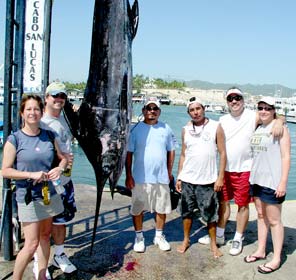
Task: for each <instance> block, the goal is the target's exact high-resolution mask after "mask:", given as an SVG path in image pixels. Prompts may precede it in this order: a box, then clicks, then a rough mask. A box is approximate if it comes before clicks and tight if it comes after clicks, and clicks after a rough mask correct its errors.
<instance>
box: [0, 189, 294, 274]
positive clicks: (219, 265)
mask: <svg viewBox="0 0 296 280" xmlns="http://www.w3.org/2000/svg"><path fill="white" fill-rule="evenodd" d="M75 190H76V202H77V207H78V212H77V215H76V218H75V219H74V220H73V221H72V222H71V223H70V224H69V225H68V227H67V240H66V243H65V248H66V252H67V254H68V256H69V257H70V260H71V261H72V262H73V263H74V264H75V265H76V266H77V268H78V271H77V273H75V274H72V275H64V274H63V273H62V272H61V271H60V270H59V269H56V268H54V267H53V266H50V267H49V270H50V272H51V274H52V279H85V280H89V279H127V278H128V279H147V280H154V279H157V280H158V279H208V280H209V279H217V280H218V279H219V280H224V279H225V280H226V279H244V280H247V279H256V280H260V279H293V278H294V277H295V275H296V254H295V249H296V219H295V217H296V201H286V202H285V203H284V204H283V213H282V217H283V223H284V226H285V240H284V246H283V253H282V266H281V268H280V269H279V270H277V271H275V272H274V273H272V274H270V275H263V274H260V273H259V272H257V266H258V265H259V264H263V263H264V262H267V261H268V259H270V258H271V257H272V243H271V238H270V236H269V239H268V247H267V254H268V255H267V260H265V261H258V262H255V263H252V264H247V263H245V262H244V261H243V258H244V257H245V256H246V255H248V254H251V253H252V252H253V251H255V248H256V241H257V225H256V210H255V208H254V205H253V204H251V205H250V209H251V215H250V221H249V224H248V227H247V230H246V234H245V240H244V248H243V252H242V253H241V254H240V255H238V256H236V257H233V256H230V255H229V254H228V251H229V248H230V247H229V245H228V244H225V245H224V246H222V247H221V250H222V252H223V254H224V255H223V256H222V257H221V258H219V259H214V258H213V257H212V254H211V252H210V250H209V247H208V246H206V245H201V244H198V243H197V240H198V238H199V237H201V236H203V235H204V234H205V233H206V228H205V227H204V225H203V224H202V223H200V222H199V220H195V221H194V223H193V228H192V236H191V246H190V248H189V249H188V250H187V251H186V252H185V254H180V253H178V252H177V251H176V248H177V246H178V245H179V244H180V243H181V242H182V240H183V230H182V220H181V218H180V215H179V214H178V213H177V212H176V211H174V212H173V213H172V214H170V215H168V216H167V223H166V228H165V235H166V238H167V240H168V241H169V242H170V244H171V247H172V250H171V251H169V252H162V251H160V250H159V249H158V248H157V247H156V246H155V245H153V242H152V241H153V236H154V216H153V215H152V214H150V213H146V214H145V221H144V236H145V241H146V242H145V243H146V251H145V253H135V252H134V251H133V241H134V230H133V224H132V219H131V216H130V214H129V209H130V208H129V205H130V198H128V197H125V196H121V195H120V194H115V197H114V200H112V199H111V195H110V193H109V192H104V194H103V200H102V205H101V211H100V217H99V223H98V228H97V234H96V240H95V245H94V250H93V254H92V255H90V240H91V236H92V229H93V221H94V209H95V197H96V188H95V187H93V186H89V185H81V184H77V185H75ZM235 214H236V207H235V206H232V213H231V218H230V221H229V223H228V224H227V227H226V240H227V241H229V240H230V239H231V238H233V235H234V232H235V222H234V221H235ZM32 265H33V262H31V263H30V264H29V266H28V268H27V269H26V272H25V276H24V278H23V279H34V278H33V274H32ZM13 266H14V261H9V262H8V261H4V260H3V257H2V255H1V256H0V279H2V280H4V279H12V272H13ZM293 275H294V276H293Z"/></svg>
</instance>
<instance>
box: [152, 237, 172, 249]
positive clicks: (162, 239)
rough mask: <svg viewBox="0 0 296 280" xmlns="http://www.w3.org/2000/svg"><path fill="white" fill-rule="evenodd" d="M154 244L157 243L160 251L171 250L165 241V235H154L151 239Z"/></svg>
mask: <svg viewBox="0 0 296 280" xmlns="http://www.w3.org/2000/svg"><path fill="white" fill-rule="evenodd" d="M153 243H154V245H158V247H159V249H160V250H162V251H169V250H171V246H170V244H169V243H168V242H167V241H166V239H165V236H164V235H162V236H160V237H156V236H155V237H154V240H153Z"/></svg>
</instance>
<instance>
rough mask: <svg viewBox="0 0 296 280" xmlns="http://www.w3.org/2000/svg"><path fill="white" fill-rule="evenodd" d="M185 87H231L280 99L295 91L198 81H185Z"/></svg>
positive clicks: (272, 87) (274, 85) (271, 86)
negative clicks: (275, 96)
mask: <svg viewBox="0 0 296 280" xmlns="http://www.w3.org/2000/svg"><path fill="white" fill-rule="evenodd" d="M185 83H186V86H187V87H190V88H198V89H204V90H209V89H222V90H227V89H228V88H230V87H232V86H237V87H239V88H240V89H241V90H242V91H244V92H248V93H250V94H252V95H275V94H278V95H279V96H281V97H291V96H293V94H294V95H296V89H291V88H288V87H285V86H282V85H279V84H264V85H253V84H243V85H239V84H226V83H211V82H206V81H200V80H192V81H186V82H185Z"/></svg>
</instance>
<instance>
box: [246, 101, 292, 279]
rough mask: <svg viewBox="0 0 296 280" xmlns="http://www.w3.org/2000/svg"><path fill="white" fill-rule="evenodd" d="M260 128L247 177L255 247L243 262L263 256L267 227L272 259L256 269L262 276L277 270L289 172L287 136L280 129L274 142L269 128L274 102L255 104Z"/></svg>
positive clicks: (252, 143) (254, 135)
mask: <svg viewBox="0 0 296 280" xmlns="http://www.w3.org/2000/svg"><path fill="white" fill-rule="evenodd" d="M258 111H259V118H260V120H261V123H262V124H261V125H260V126H259V127H258V128H257V129H256V131H255V132H254V134H253V136H252V139H251V149H252V154H253V165H252V169H251V174H250V184H251V195H252V196H253V197H254V202H255V206H256V210H257V212H258V220H257V225H258V248H257V250H256V251H255V252H254V253H253V254H252V255H249V256H247V257H245V259H244V260H245V262H247V263H252V262H255V261H257V260H260V259H265V257H266V242H267V234H268V231H269V228H270V229H271V235H272V242H273V250H274V252H273V257H272V260H270V261H268V262H267V263H265V264H262V265H259V266H258V268H257V269H258V271H259V272H260V273H263V274H268V273H272V272H274V271H275V270H277V269H279V268H280V265H281V251H282V246H283V240H284V227H283V224H282V220H281V211H282V203H283V202H284V200H285V196H286V189H287V182H288V173H289V169H290V158H291V155H290V153H291V152H290V148H291V143H290V135H289V132H288V129H287V127H283V135H282V137H280V138H279V139H275V138H274V137H273V136H272V135H271V133H270V132H271V128H272V125H273V122H274V121H275V118H276V114H275V100H274V98H272V97H263V98H261V100H260V101H259V102H258Z"/></svg>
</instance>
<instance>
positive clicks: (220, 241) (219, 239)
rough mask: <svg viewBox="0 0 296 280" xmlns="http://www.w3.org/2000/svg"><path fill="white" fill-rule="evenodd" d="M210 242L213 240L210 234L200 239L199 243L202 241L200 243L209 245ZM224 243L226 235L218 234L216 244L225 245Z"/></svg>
mask: <svg viewBox="0 0 296 280" xmlns="http://www.w3.org/2000/svg"><path fill="white" fill-rule="evenodd" d="M210 242H211V239H210V236H209V235H208V234H207V235H205V236H203V237H201V238H199V239H198V243H200V244H204V245H209V244H210ZM224 243H225V237H224V235H223V236H222V237H219V236H216V244H217V245H224Z"/></svg>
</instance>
